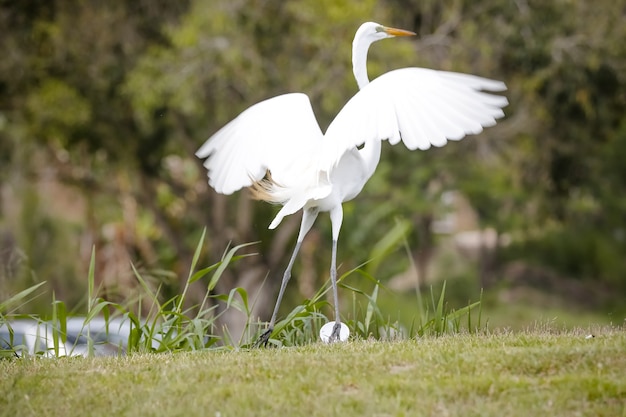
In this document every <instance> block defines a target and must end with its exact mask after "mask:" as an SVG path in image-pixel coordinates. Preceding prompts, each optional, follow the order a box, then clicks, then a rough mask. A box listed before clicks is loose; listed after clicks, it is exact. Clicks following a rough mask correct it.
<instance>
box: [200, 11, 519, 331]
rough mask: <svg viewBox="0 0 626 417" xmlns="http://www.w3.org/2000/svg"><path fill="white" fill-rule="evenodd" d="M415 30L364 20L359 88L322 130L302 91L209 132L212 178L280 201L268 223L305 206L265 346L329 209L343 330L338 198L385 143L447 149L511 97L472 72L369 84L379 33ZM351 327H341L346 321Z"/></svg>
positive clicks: (489, 121)
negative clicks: (299, 260) (297, 264)
mask: <svg viewBox="0 0 626 417" xmlns="http://www.w3.org/2000/svg"><path fill="white" fill-rule="evenodd" d="M410 35H415V33H413V32H409V31H405V30H402V29H395V28H389V27H385V26H383V25H380V24H378V23H373V22H368V23H364V24H362V25H361V26H360V27H359V29H358V30H357V32H356V35H355V37H354V41H353V43H352V68H353V72H354V77H355V78H356V81H357V84H358V86H359V89H360V91H359V92H357V93H356V94H355V95H354V96H353V97H352V98H351V99H350V100H349V101H348V102H347V103H346V105H345V106H344V107H343V109H342V110H341V111H340V112H339V114H337V116H336V117H335V119H334V120H333V121H332V123H331V124H330V125H329V126H328V129H327V130H326V133H323V132H322V130H321V129H320V127H319V124H318V122H317V120H316V118H315V114H314V113H313V110H312V108H311V102H310V100H309V98H308V97H307V96H306V95H305V94H301V93H290V94H284V95H280V96H277V97H273V98H270V99H267V100H265V101H262V102H260V103H257V104H255V105H253V106H251V107H249V108H248V109H247V110H245V111H244V112H242V113H241V114H240V115H239V116H237V117H236V118H235V119H234V120H232V121H231V122H230V123H228V124H227V125H226V126H224V127H223V128H222V129H220V130H219V131H218V132H217V133H215V134H214V135H213V136H211V137H210V138H209V139H208V140H207V141H206V143H204V145H203V146H202V147H201V148H200V149H199V150H198V151H197V152H196V155H197V156H198V157H199V158H206V161H205V162H204V166H205V167H206V169H207V170H208V173H207V175H208V178H209V185H210V186H211V187H213V188H214V189H215V191H217V192H218V193H221V194H232V193H233V192H235V191H237V190H239V189H241V188H243V187H251V190H252V192H253V195H254V196H255V197H256V198H258V199H261V200H265V201H268V202H271V203H277V204H281V205H282V209H281V210H280V211H279V212H278V214H277V215H276V217H275V218H274V220H273V221H272V222H271V224H270V225H269V228H270V229H274V228H276V227H277V226H278V225H279V224H280V222H281V220H282V219H283V218H284V217H285V216H288V215H290V214H293V213H295V212H297V211H299V210H303V213H302V222H301V225H300V231H299V234H298V238H297V241H296V246H295V249H294V251H293V254H292V255H291V258H290V259H289V263H288V265H287V268H286V270H285V272H284V275H283V278H282V282H281V285H280V291H279V293H278V298H277V300H276V305H275V307H274V311H273V313H272V317H271V319H270V322H269V325H268V328H267V330H266V331H265V332H264V333H263V334H262V335H261V336H260V338H259V343H267V341H268V339H269V337H270V335H271V333H272V331H273V329H274V325H275V323H276V315H277V312H278V308H279V306H280V303H281V300H282V297H283V294H284V291H285V287H286V286H287V282H288V281H289V279H290V277H291V269H292V267H293V265H294V261H295V258H296V255H297V254H298V250H299V249H300V246H301V244H302V241H303V239H304V237H305V236H306V234H307V232H308V231H309V230H310V229H311V226H312V225H313V223H314V221H315V219H316V218H317V215H318V214H319V213H320V212H324V211H327V212H329V213H330V220H331V226H332V254H331V265H330V279H331V283H332V290H333V298H334V304H335V305H334V309H335V312H334V314H335V322H334V326H333V330H332V333H331V335H330V341H338V340H339V336H340V330H341V322H340V316H339V302H338V296H337V268H336V260H337V240H338V238H339V231H340V229H341V223H342V220H343V209H342V203H343V202H344V201H349V200H351V199H353V198H354V197H356V195H357V194H359V192H360V191H361V189H362V188H363V186H364V185H365V183H366V182H367V180H368V179H369V178H370V177H371V176H372V174H374V171H375V170H376V166H377V165H378V162H379V160H380V154H381V147H382V141H383V140H388V141H389V142H390V143H391V144H393V145H395V144H398V143H400V141H402V142H403V143H404V145H405V146H406V147H407V148H408V149H410V150H415V149H421V150H425V149H428V148H429V147H430V146H431V145H433V146H443V145H445V144H446V142H447V141H448V140H460V139H462V138H463V137H464V136H466V135H468V134H478V133H480V132H481V131H482V130H483V127H488V126H493V125H495V123H496V119H498V118H500V117H502V116H504V112H503V111H502V108H503V107H505V106H506V105H507V104H508V102H507V99H506V98H505V97H503V96H500V95H494V94H489V93H487V92H486V91H491V92H498V91H504V90H506V86H505V84H504V83H502V82H500V81H495V80H490V79H486V78H482V77H477V76H474V75H468V74H460V73H453V72H445V71H435V70H430V69H425V68H403V69H398V70H394V71H390V72H387V73H385V74H383V75H381V76H380V77H378V78H376V79H375V80H374V81H372V82H371V83H370V82H369V79H368V76H367V64H366V61H367V52H368V50H369V47H370V45H371V44H372V43H373V42H376V41H378V40H381V39H385V38H391V37H395V36H410ZM344 326H345V325H344Z"/></svg>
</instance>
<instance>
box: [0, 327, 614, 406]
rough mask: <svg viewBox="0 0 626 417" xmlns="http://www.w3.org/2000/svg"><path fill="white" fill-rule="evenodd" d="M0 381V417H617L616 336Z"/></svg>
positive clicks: (463, 342) (47, 369)
mask: <svg viewBox="0 0 626 417" xmlns="http://www.w3.org/2000/svg"><path fill="white" fill-rule="evenodd" d="M592 333H593V336H594V337H591V336H590V334H592ZM0 375H2V378H0V389H1V391H2V393H3V395H2V396H0V410H1V411H0V414H1V415H2V416H74V415H81V416H84V415H89V416H157V415H167V416H222V417H225V416H246V415H250V416H299V415H303V416H304V415H306V416H332V415H341V416H422V415H423V416H524V417H529V416H611V417H613V416H626V411H625V410H626V376H625V375H626V332H624V329H623V328H615V327H599V328H595V329H584V330H580V329H579V330H567V331H556V330H553V329H550V328H538V329H535V330H529V331H523V332H495V333H485V334H480V335H470V334H461V335H451V336H442V337H428V338H422V339H417V340H409V341H398V342H379V341H364V340H356V341H350V342H348V343H344V344H335V345H323V344H312V345H307V346H303V347H296V348H280V349H277V348H268V349H254V350H240V351H234V350H229V351H218V350H213V351H199V352H190V353H176V354H158V355H157V354H142V355H131V356H128V357H119V358H93V359H86V358H62V359H42V358H27V359H19V360H4V361H1V362H0Z"/></svg>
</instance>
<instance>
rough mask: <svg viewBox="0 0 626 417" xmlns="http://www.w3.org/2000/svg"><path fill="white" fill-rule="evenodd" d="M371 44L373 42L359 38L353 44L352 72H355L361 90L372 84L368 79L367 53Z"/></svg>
mask: <svg viewBox="0 0 626 417" xmlns="http://www.w3.org/2000/svg"><path fill="white" fill-rule="evenodd" d="M371 44H372V43H371V42H367V41H365V40H363V39H361V38H358V37H356V38H354V41H353V42H352V72H354V78H356V83H357V84H358V85H359V90H360V89H362V88H363V87H365V86H366V85H367V84H369V82H370V80H369V78H368V77H367V51H368V50H369V48H370V45H371Z"/></svg>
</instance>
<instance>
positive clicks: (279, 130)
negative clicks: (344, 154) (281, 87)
mask: <svg viewBox="0 0 626 417" xmlns="http://www.w3.org/2000/svg"><path fill="white" fill-rule="evenodd" d="M322 136H323V134H322V131H321V130H320V127H319V124H318V123H317V120H316V119H315V114H314V113H313V109H312V107H311V102H310V100H309V98H308V97H307V96H306V95H305V94H301V93H291V94H284V95H281V96H277V97H273V98H270V99H267V100H265V101H262V102H260V103H257V104H255V105H253V106H251V107H249V108H248V109H247V110H245V111H244V112H242V113H241V114H240V115H239V116H237V118H235V119H234V120H232V121H231V122H230V123H228V124H227V125H226V126H224V127H223V128H222V129H220V130H219V131H218V132H217V133H215V134H214V135H213V136H211V137H210V138H209V139H208V140H207V141H206V142H205V143H204V145H202V147H201V148H200V149H199V150H198V151H197V152H196V156H198V157H199V158H207V159H206V161H205V162H204V166H205V167H206V169H207V170H208V173H207V175H208V177H209V184H210V185H211V186H212V187H213V188H214V189H215V191H217V192H218V193H221V194H232V193H233V192H235V191H237V190H239V189H241V188H243V187H248V186H250V185H252V183H253V182H255V181H259V180H261V179H262V178H263V177H264V176H265V174H266V171H267V170H269V171H271V173H272V178H273V179H274V180H276V181H277V182H279V183H280V181H281V177H282V178H285V177H286V176H287V175H289V173H288V172H289V170H290V168H291V167H292V166H293V164H294V161H295V160H300V159H301V158H302V156H303V155H307V154H308V155H310V152H312V150H313V149H314V148H315V147H316V146H319V144H320V141H321V139H322Z"/></svg>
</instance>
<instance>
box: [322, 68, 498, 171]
mask: <svg viewBox="0 0 626 417" xmlns="http://www.w3.org/2000/svg"><path fill="white" fill-rule="evenodd" d="M503 90H506V86H505V85H504V83H502V82H500V81H494V80H489V79H486V78H481V77H477V76H474V75H467V74H460V73H453V72H445V71H435V70H429V69H424V68H403V69H399V70H395V71H391V72H388V73H386V74H384V75H382V76H380V77H379V78H377V79H375V80H374V81H372V82H371V83H370V84H368V85H367V86H365V87H364V88H363V89H362V90H360V91H359V92H358V93H357V94H356V95H355V96H354V97H352V99H350V101H348V103H346V105H345V106H344V108H343V109H342V110H341V112H340V113H339V114H338V115H337V117H336V118H335V120H333V122H332V123H331V124H330V126H329V127H328V130H327V131H326V134H325V135H324V139H323V144H322V149H323V152H322V153H321V155H320V161H319V166H318V167H319V169H328V168H329V167H331V166H333V165H335V164H336V163H337V162H338V161H339V159H340V158H341V156H342V155H343V154H344V152H346V151H347V150H348V149H351V148H353V147H355V146H360V145H362V144H363V143H365V142H367V141H370V140H385V139H387V140H389V142H390V143H391V144H394V145H395V144H397V143H398V142H400V140H402V142H404V144H405V145H406V147H407V148H409V149H411V150H414V149H428V148H429V147H430V146H431V145H434V146H443V145H445V144H446V142H447V141H448V140H460V139H462V138H463V137H464V136H465V135H468V134H477V133H480V132H481V131H482V129H483V127H487V126H493V125H494V124H495V123H496V119H498V118H500V117H502V116H504V112H503V111H502V108H503V107H505V106H506V105H507V104H508V102H507V99H506V98H505V97H503V96H498V95H493V94H488V93H486V92H485V91H503Z"/></svg>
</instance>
